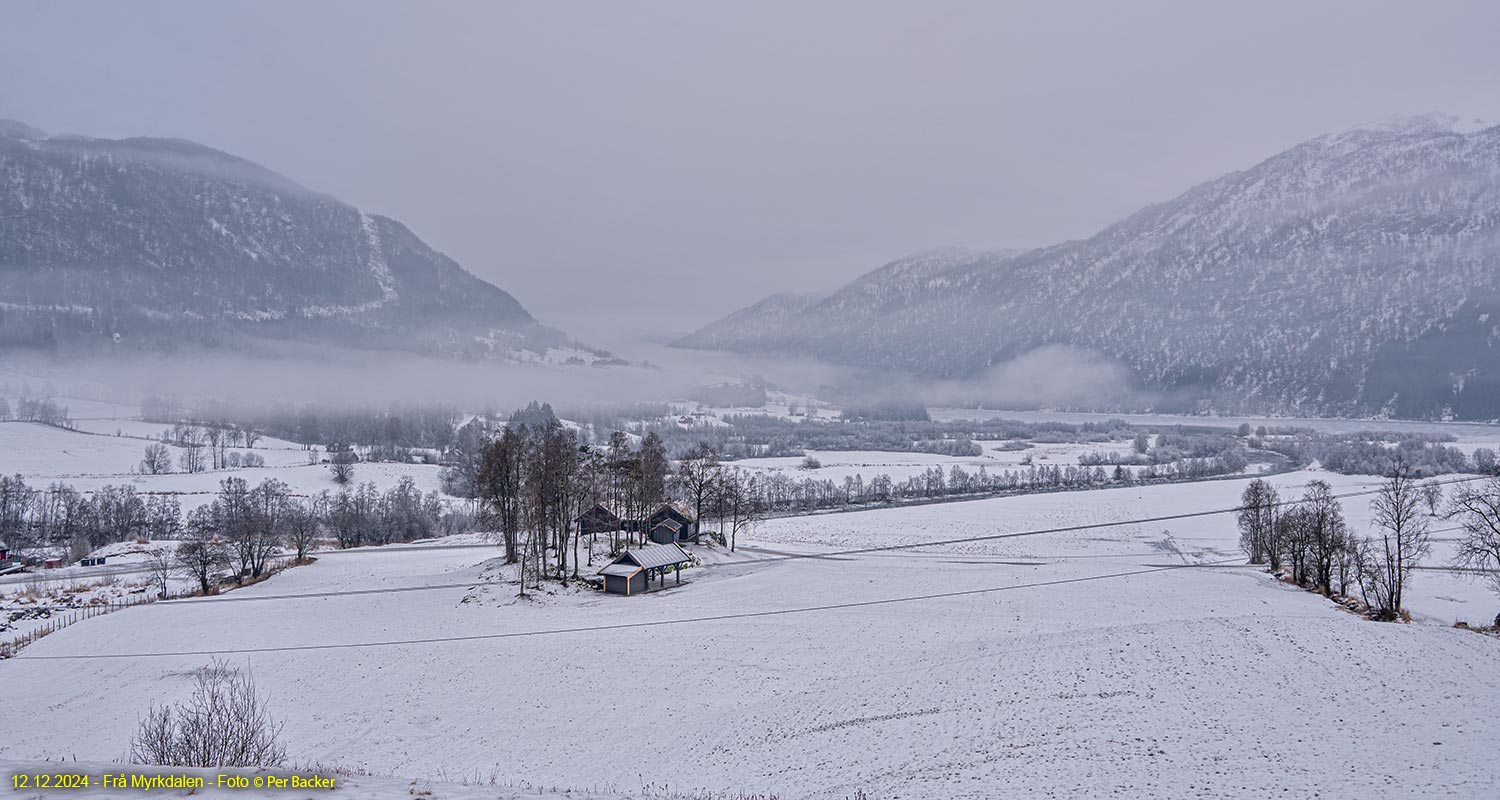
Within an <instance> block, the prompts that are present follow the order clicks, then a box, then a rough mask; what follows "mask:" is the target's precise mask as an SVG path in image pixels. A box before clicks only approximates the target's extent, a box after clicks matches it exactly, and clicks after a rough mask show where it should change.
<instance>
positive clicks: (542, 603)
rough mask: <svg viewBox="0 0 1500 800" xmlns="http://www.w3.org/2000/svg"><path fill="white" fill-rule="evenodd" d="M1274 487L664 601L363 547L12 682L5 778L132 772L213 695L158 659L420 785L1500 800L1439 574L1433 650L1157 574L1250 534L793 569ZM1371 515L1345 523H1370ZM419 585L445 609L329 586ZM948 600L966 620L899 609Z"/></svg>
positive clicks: (1488, 720)
mask: <svg viewBox="0 0 1500 800" xmlns="http://www.w3.org/2000/svg"><path fill="white" fill-rule="evenodd" d="M1314 475H1316V476H1317V477H1324V478H1327V479H1329V480H1331V481H1332V482H1334V485H1335V488H1336V489H1337V490H1338V491H1341V492H1347V491H1356V490H1358V489H1360V488H1362V487H1363V486H1364V485H1365V484H1368V483H1370V482H1371V481H1370V479H1353V478H1339V477H1338V476H1331V475H1327V474H1324V473H1290V474H1285V475H1278V476H1276V477H1275V480H1276V482H1277V483H1278V484H1280V485H1282V486H1283V487H1287V489H1284V492H1285V491H1287V490H1288V489H1290V487H1293V486H1296V485H1298V484H1300V483H1302V482H1303V481H1305V480H1306V479H1308V478H1309V477H1312V476H1314ZM1242 488H1243V482H1241V481H1223V482H1210V483H1202V484H1178V485H1167V486H1152V487H1138V488H1122V489H1111V490H1102V491H1095V492H1074V493H1064V494H1055V495H1028V496H1021V497H1012V498H1000V499H992V500H983V501H974V502H966V503H954V504H946V505H937V506H923V507H908V508H900V509H890V510H879V511H866V512H858V513H848V514H830V515H823V516H816V517H802V518H791V519H778V520H773V521H770V522H767V523H764V524H763V525H762V526H761V527H760V528H759V529H758V530H756V532H755V533H754V534H753V535H752V536H751V537H749V538H750V539H753V542H749V543H748V544H750V545H751V546H750V547H747V548H746V550H747V553H746V555H749V556H754V557H756V558H757V559H758V560H755V561H750V562H748V563H746V562H728V563H718V564H716V565H715V566H710V567H703V568H699V569H696V570H693V571H690V572H689V573H688V581H686V582H685V583H684V584H683V585H682V586H681V587H676V586H670V587H669V588H668V589H667V590H666V591H662V592H659V593H655V594H651V595H647V596H641V597H631V598H625V597H617V596H603V595H598V594H592V593H579V592H575V593H567V594H557V595H554V596H550V597H547V598H544V599H540V600H530V601H525V602H514V601H512V600H510V599H509V598H508V597H507V595H508V594H509V592H508V591H507V590H505V589H503V588H500V587H493V586H492V587H489V588H488V589H487V590H484V591H477V592H476V591H474V590H472V588H471V586H472V585H473V584H475V583H477V582H479V581H480V580H481V579H482V578H481V576H483V575H487V574H492V571H491V568H490V567H488V566H487V565H486V562H487V561H488V560H489V559H490V558H492V557H493V555H494V551H492V550H487V549H483V548H450V549H437V548H431V547H404V548H402V547H397V548H380V549H375V550H365V551H349V552H345V553H330V554H326V555H324V556H323V557H322V558H320V560H319V561H318V562H317V563H315V564H312V565H310V566H305V567H299V568H297V569H294V570H290V571H288V572H285V573H282V574H281V575H278V576H277V577H276V578H274V579H272V580H271V581H268V582H266V583H263V584H259V585H256V586H252V587H248V588H246V589H243V590H240V591H238V592H235V593H233V594H232V595H229V596H228V597H227V599H224V600H212V599H207V600H192V601H183V602H173V603H158V604H155V605H152V606H146V607H141V608H135V609H130V610H126V611H122V612H119V613H116V614H112V615H108V616H105V617H100V618H97V619H93V620H88V621H86V622H83V623H80V624H77V625H73V626H71V627H68V628H65V629H63V630H62V631H60V632H58V633H56V634H54V635H52V636H50V637H47V638H45V639H42V640H41V641H39V642H38V643H37V644H35V645H33V646H31V647H29V648H28V649H27V650H25V651H24V652H23V653H22V655H21V656H19V657H17V658H15V659H11V660H9V661H5V662H0V681H3V682H4V685H7V686H10V687H24V690H25V692H26V693H27V694H28V695H30V696H36V697H42V698H47V700H46V703H45V707H44V708H43V707H39V708H38V711H37V713H32V714H25V715H21V714H6V715H0V759H4V760H8V761H10V762H16V761H27V762H30V761H36V760H39V759H47V758H50V759H63V758H69V759H71V758H74V757H76V758H78V759H79V760H86V761H87V760H91V761H110V760H112V759H116V758H119V757H121V756H122V755H123V754H124V751H125V749H126V747H127V744H128V741H129V738H130V734H131V731H132V730H133V728H134V726H135V724H136V722H137V720H138V719H139V717H140V715H141V714H143V713H144V712H145V711H146V709H147V708H148V707H149V706H150V704H151V703H152V702H153V701H155V702H162V701H163V700H170V699H175V698H179V697H183V696H185V695H186V694H187V693H188V691H189V690H190V685H191V681H192V678H191V672H192V670H195V669H197V668H199V667H201V666H203V665H204V664H206V663H207V662H208V660H209V656H207V655H189V654H182V655H167V656H158V657H150V656H148V655H145V654H150V653H164V652H193V651H208V650H249V651H252V652H244V653H240V654H237V655H233V656H230V657H229V658H230V659H231V660H232V661H233V662H235V663H238V664H241V665H243V666H246V667H248V668H250V669H251V670H253V674H254V676H255V679H256V680H257V682H258V683H259V684H260V685H261V686H262V687H264V688H266V689H268V690H269V692H270V695H271V697H270V703H271V708H272V710H273V712H274V713H276V714H278V715H280V716H282V717H283V718H284V719H285V720H286V723H287V725H286V729H285V738H286V740H287V744H288V747H289V751H290V754H291V757H292V758H293V759H294V760H295V761H298V762H302V763H315V762H316V763H321V764H325V765H330V766H332V765H343V766H347V767H354V768H362V769H365V770H368V771H371V772H376V773H381V774H392V775H398V776H407V777H413V778H416V777H426V778H436V777H439V776H443V775H447V776H465V775H475V774H480V775H489V774H492V773H494V774H498V775H500V776H502V779H503V780H507V781H510V782H513V783H521V782H526V783H530V784H535V785H545V786H554V787H573V788H576V789H588V788H592V787H616V788H618V789H619V790H620V791H621V792H623V793H626V794H630V795H635V794H639V793H640V792H639V790H640V789H641V788H642V787H646V786H648V785H651V786H657V787H660V786H662V785H667V786H670V787H671V788H672V789H674V790H684V791H686V790H692V789H708V790H715V791H736V792H772V793H776V794H777V795H779V796H780V797H783V798H803V797H814V798H845V797H850V796H852V795H853V794H854V792H855V791H856V790H862V791H864V792H866V793H868V796H869V797H871V798H888V797H900V798H991V797H1070V798H1071V797H1173V798H1176V797H1214V798H1257V799H1258V798H1264V797H1272V796H1286V797H1313V796H1324V797H1393V798H1394V797H1400V798H1419V797H1460V798H1490V797H1494V796H1495V790H1496V787H1497V786H1500V765H1496V764H1495V762H1494V759H1493V758H1492V757H1491V755H1492V753H1491V750H1492V747H1491V743H1493V742H1494V741H1495V740H1496V738H1497V736H1500V669H1497V665H1500V640H1496V639H1494V638H1490V637H1486V636H1483V635H1479V634H1476V633H1472V632H1466V631H1460V630H1455V629H1453V628H1451V627H1448V626H1447V623H1449V622H1451V621H1452V619H1453V618H1455V617H1465V618H1469V619H1475V620H1478V619H1485V618H1488V617H1489V616H1493V611H1494V608H1495V605H1496V603H1497V600H1496V599H1495V598H1494V597H1493V596H1488V595H1486V594H1484V593H1483V592H1482V591H1475V592H1472V593H1470V594H1467V595H1460V594H1456V593H1458V592H1460V591H1461V590H1462V588H1463V586H1465V585H1466V584H1465V583H1464V581H1462V580H1461V579H1459V578H1456V577H1454V576H1452V575H1447V574H1444V573H1439V572H1423V573H1421V574H1419V575H1418V576H1417V578H1416V585H1415V587H1414V592H1415V596H1414V598H1413V600H1412V605H1413V607H1414V608H1415V610H1416V611H1417V612H1418V624H1413V625H1390V624H1377V623H1371V622H1366V621H1363V620H1360V619H1358V618H1356V617H1354V616H1351V615H1349V614H1347V613H1345V612H1343V611H1342V610H1340V609H1338V608H1337V607H1335V606H1334V605H1333V604H1331V603H1329V602H1328V601H1326V600H1324V599H1323V598H1321V597H1319V596H1316V595H1313V594H1309V593H1306V592H1303V591H1299V590H1296V589H1292V588H1289V587H1287V586H1284V585H1281V584H1277V583H1275V582H1274V581H1272V580H1271V579H1270V578H1269V577H1267V576H1265V575H1263V574H1260V573H1257V572H1255V571H1252V570H1249V569H1244V568H1229V569H1225V568H1211V567H1188V568H1182V569H1174V570H1167V571H1154V572H1142V570H1149V569H1153V567H1154V566H1155V565H1169V564H1192V563H1197V562H1200V561H1218V560H1222V559H1227V558H1234V557H1236V556H1237V553H1235V551H1234V532H1233V524H1234V523H1233V519H1232V517H1230V516H1228V515H1221V516H1212V517H1196V518H1192V519H1187V520H1172V521H1160V522H1156V523H1151V524H1141V525H1124V526H1113V527H1103V528H1093V529H1088V530H1083V531H1074V532H1066V533H1053V534H1045V535H1037V536H1027V537H1019V538H1009V539H998V540H993V541H990V542H983V543H968V544H964V545H957V546H949V547H944V548H934V547H924V548H918V549H917V550H916V551H894V552H884V553H866V554H857V555H833V556H829V557H826V558H805V559H794V560H785V559H779V558H778V554H782V553H788V552H803V553H829V552H831V551H834V550H837V549H847V548H854V547H869V546H878V545H885V544H894V543H906V542H919V541H926V540H932V539H939V538H954V537H963V536H976V535H986V534H998V533H1014V532H1022V531H1028V530H1034V529H1041V528H1052V527H1059V526H1065V525H1077V524H1085V523H1097V522H1109V521H1113V520H1119V519H1129V518H1140V517H1144V516H1156V515H1162V514H1170V513H1181V512H1192V511H1199V510H1211V509H1216V508H1225V507H1228V506H1232V505H1234V499H1235V498H1236V497H1237V495H1238V493H1239V491H1240V490H1241V489H1242ZM1364 500H1365V498H1351V499H1349V500H1346V501H1345V508H1346V510H1347V511H1348V513H1349V516H1350V518H1351V522H1353V523H1354V525H1355V526H1356V527H1357V528H1361V527H1362V526H1363V524H1364V522H1363V520H1365V519H1367V516H1368V513H1367V511H1366V510H1365V509H1364ZM709 560H710V561H715V562H722V561H724V560H723V559H720V558H713V559H709ZM1123 573H1135V574H1123ZM452 584H457V585H456V586H452V587H451V588H449V587H450V585H452ZM397 587H401V588H406V587H428V588H427V589H425V590H419V591H403V592H390V593H375V594H369V593H361V594H337V595H331V596H330V595H328V594H327V593H328V592H340V591H354V592H365V591H367V590H370V589H377V588H397ZM312 593H317V595H318V596H307V597H302V598H298V597H294V596H292V597H289V595H299V594H312ZM920 595H939V596H935V597H930V598H928V599H921V600H906V601H902V602H886V601H890V600H892V599H893V598H906V597H913V596H920ZM1448 596H1451V597H1452V598H1453V599H1445V597H1448ZM252 597H262V598H264V599H262V600H258V601H250V600H247V598H252ZM466 598H467V599H468V602H465V599H466ZM859 603H867V604H865V605H851V604H859ZM827 605H838V606H840V607H838V608H832V609H824V610H806V611H797V609H807V608H809V607H815V606H827ZM783 611H786V612H791V613H773V612H783ZM705 617H706V618H709V619H699V621H687V622H681V623H676V624H662V625H654V626H648V627H613V628H600V627H599V626H636V625H637V624H638V623H649V622H669V621H671V620H690V619H695V618H705ZM584 627H588V628H593V629H592V630H587V631H575V630H569V629H574V628H584ZM479 637H489V638H479ZM404 640H421V641H415V642H409V643H403V642H404ZM371 643H382V644H374V645H372V646H353V647H350V646H349V645H359V644H371ZM330 646H333V647H330ZM285 647H302V648H308V649H300V650H292V651H287V650H282V649H277V648H285ZM101 655H120V656H122V657H119V658H101V657H100V656H101ZM437 796H439V797H441V796H445V795H443V794H442V793H441V792H438V793H437ZM502 796H503V795H502Z"/></svg>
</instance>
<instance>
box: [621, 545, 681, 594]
mask: <svg viewBox="0 0 1500 800" xmlns="http://www.w3.org/2000/svg"><path fill="white" fill-rule="evenodd" d="M690 563H692V559H691V558H690V557H689V556H688V554H687V552H686V551H685V550H683V549H682V548H681V547H679V546H677V545H676V544H653V545H647V546H646V547H641V548H637V549H635V550H626V551H625V552H623V553H621V554H620V557H619V558H616V559H615V560H614V561H613V562H611V563H610V565H609V566H607V567H605V568H604V569H601V570H599V574H600V575H602V576H603V577H604V591H606V592H609V593H610V594H623V595H632V594H643V593H645V592H647V591H650V589H651V580H652V579H653V578H655V579H656V582H657V584H658V585H660V584H661V583H662V582H664V581H665V580H666V577H667V573H668V572H675V573H677V582H678V583H682V569H683V568H684V567H686V566H687V565H688V564H690Z"/></svg>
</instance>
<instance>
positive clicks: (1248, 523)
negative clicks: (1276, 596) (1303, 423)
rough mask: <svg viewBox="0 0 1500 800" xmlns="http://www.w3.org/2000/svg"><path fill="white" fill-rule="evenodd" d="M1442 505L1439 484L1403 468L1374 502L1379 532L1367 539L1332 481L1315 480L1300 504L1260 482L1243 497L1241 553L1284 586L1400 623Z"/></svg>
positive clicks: (1399, 465)
mask: <svg viewBox="0 0 1500 800" xmlns="http://www.w3.org/2000/svg"><path fill="white" fill-rule="evenodd" d="M1441 498H1442V487H1441V486H1440V485H1439V484H1437V483H1436V482H1431V481H1429V482H1428V483H1426V484H1422V483H1419V482H1418V478H1417V475H1416V472H1415V471H1414V470H1413V469H1412V468H1411V467H1410V466H1409V465H1407V464H1403V463H1400V462H1399V461H1398V462H1397V463H1396V465H1395V466H1394V467H1393V468H1392V470H1391V472H1390V473H1389V476H1388V478H1387V480H1386V482H1385V483H1384V484H1383V485H1382V486H1381V488H1380V490H1379V491H1378V492H1377V493H1376V495H1375V497H1374V499H1372V500H1371V501H1370V509H1371V512H1372V515H1373V519H1374V523H1375V530H1374V531H1373V532H1372V533H1371V534H1369V535H1360V534H1359V533H1357V532H1355V531H1354V530H1352V529H1351V528H1350V526H1349V524H1348V523H1347V522H1346V521H1345V518H1344V510H1343V506H1342V505H1341V504H1340V503H1339V500H1338V498H1337V497H1336V496H1335V495H1334V493H1333V490H1332V489H1331V488H1330V487H1329V485H1328V484H1327V483H1326V482H1324V481H1321V480H1314V481H1309V482H1308V484H1307V486H1306V488H1305V489H1304V490H1303V493H1302V495H1301V496H1300V497H1298V498H1296V499H1294V500H1283V499H1282V498H1281V496H1280V494H1279V493H1278V492H1277V491H1276V489H1275V487H1273V486H1271V485H1270V484H1269V483H1267V482H1266V481H1263V480H1258V479H1257V480H1254V481H1251V482H1250V485H1249V486H1247V487H1246V488H1245V492H1244V494H1243V496H1242V497H1241V498H1240V506H1241V508H1240V511H1239V519H1238V522H1239V528H1240V547H1241V549H1243V550H1244V551H1245V553H1246V555H1248V556H1249V557H1250V563H1252V564H1267V565H1268V566H1269V568H1270V570H1271V572H1273V573H1277V574H1279V575H1281V576H1282V578H1283V579H1284V580H1287V581H1289V582H1291V583H1294V584H1297V585H1299V586H1303V587H1306V588H1308V589H1310V590H1313V591H1317V592H1320V593H1322V594H1324V595H1326V596H1328V597H1331V598H1337V599H1340V600H1342V601H1343V602H1344V603H1345V604H1350V603H1351V602H1357V604H1358V606H1359V607H1360V610H1362V611H1365V612H1366V613H1368V615H1369V616H1370V617H1372V618H1374V619H1380V620H1394V619H1398V618H1400V617H1402V615H1403V614H1404V606H1403V602H1404V597H1405V593H1406V588H1407V586H1408V585H1409V583H1410V581H1411V575H1412V571H1413V570H1414V569H1415V568H1416V567H1417V566H1418V565H1419V564H1420V562H1421V560H1422V559H1423V558H1425V557H1426V556H1427V555H1428V554H1429V552H1430V537H1429V533H1428V532H1429V530H1430V522H1429V520H1430V518H1431V517H1432V516H1433V515H1434V514H1436V513H1437V511H1438V508H1439V503H1440V502H1441Z"/></svg>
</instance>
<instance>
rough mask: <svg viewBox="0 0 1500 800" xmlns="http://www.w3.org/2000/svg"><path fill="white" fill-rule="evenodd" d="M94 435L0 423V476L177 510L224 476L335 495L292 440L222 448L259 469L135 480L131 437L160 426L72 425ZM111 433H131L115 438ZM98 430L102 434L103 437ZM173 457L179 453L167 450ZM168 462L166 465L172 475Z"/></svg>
mask: <svg viewBox="0 0 1500 800" xmlns="http://www.w3.org/2000/svg"><path fill="white" fill-rule="evenodd" d="M84 425H89V426H91V427H94V428H97V429H99V431H101V432H100V433H90V432H87V431H84V430H77V431H71V430H63V429H61V428H55V427H51V426H48V425H42V424H39V423H32V422H0V474H3V475H20V476H21V477H22V478H24V479H25V480H26V483H27V484H28V485H30V486H32V487H35V488H45V487H46V486H47V485H49V484H51V483H54V482H57V483H64V484H67V485H69V486H72V487H73V488H75V489H78V490H79V491H95V490H98V489H100V488H102V487H104V486H109V485H114V486H133V487H135V490H136V491H138V492H149V493H165V494H175V495H179V501H180V502H181V504H182V507H183V510H184V511H186V510H188V509H191V508H194V507H196V506H198V505H201V504H203V503H207V502H209V501H211V500H212V499H213V495H214V493H215V492H217V491H218V488H219V482H220V481H222V480H223V479H224V478H226V477H229V476H231V475H234V476H238V477H241V478H244V479H245V480H247V481H249V482H250V483H251V484H252V485H253V484H256V483H259V482H260V481H262V480H265V479H266V478H275V479H276V480H279V481H282V482H283V483H286V484H287V485H288V487H289V488H290V489H291V491H292V492H293V493H294V494H300V495H310V494H316V493H318V492H321V491H324V490H335V489H337V488H338V487H337V485H336V484H335V483H334V482H333V476H332V474H331V473H329V471H328V468H327V466H326V465H321V464H309V463H308V452H307V451H306V450H303V449H302V448H301V447H300V446H298V445H296V444H295V443H292V442H285V441H282V440H278V439H263V440H261V441H259V442H257V443H256V446H255V447H254V448H243V447H237V448H230V449H231V450H233V451H236V452H242V453H255V454H258V455H260V456H261V457H262V458H264V459H265V462H266V465H265V466H264V467H248V468H235V469H219V470H210V471H207V472H196V473H182V472H172V473H168V474H164V475H143V474H140V472H139V467H140V462H141V457H142V455H143V453H144V451H145V448H146V446H147V445H148V444H151V443H152V442H151V441H148V440H146V439H143V438H134V437H135V436H136V435H137V434H138V433H144V432H145V431H146V430H147V428H145V427H143V426H149V428H150V429H152V430H155V431H156V432H157V433H159V432H160V431H161V430H163V429H165V428H166V427H167V426H164V425H156V424H151V423H142V422H140V421H138V420H131V419H129V418H128V417H120V418H109V419H96V420H93V421H91V422H89V423H80V427H83V426H84ZM115 428H121V429H122V430H125V429H127V428H128V429H129V430H131V431H132V432H130V433H126V435H123V436H116V435H114V433H113V430H114V429H115ZM104 431H109V432H108V433H105V432H104ZM171 450H172V454H173V458H174V459H176V458H177V457H178V455H179V453H180V451H181V448H178V447H175V446H174V447H171ZM175 468H176V464H175V462H174V469H175ZM438 471H439V468H438V467H437V466H436V465H431V464H394V463H368V464H358V465H356V466H355V468H354V480H355V481H356V482H358V483H364V482H366V481H370V482H373V483H374V484H375V486H376V488H377V489H379V490H381V491H384V490H386V489H389V488H390V487H392V486H394V485H396V483H397V482H398V481H400V479H401V478H402V477H403V476H410V477H411V478H412V479H413V480H414V481H415V482H416V485H417V487H418V488H419V489H421V490H422V491H423V492H424V493H425V492H429V491H433V490H436V489H438V486H439V481H438Z"/></svg>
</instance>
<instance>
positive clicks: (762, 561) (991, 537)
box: [151, 476, 1489, 607]
mask: <svg viewBox="0 0 1500 800" xmlns="http://www.w3.org/2000/svg"><path fill="white" fill-rule="evenodd" d="M1487 477H1489V476H1482V477H1471V478H1459V479H1454V480H1449V481H1442V482H1441V483H1443V484H1448V483H1462V482H1465V481H1475V480H1483V479H1485V478H1487ZM1379 492H1380V490H1379V489H1369V490H1364V491H1358V492H1346V493H1344V494H1336V495H1333V496H1334V497H1335V498H1339V499H1343V498H1349V497H1363V496H1367V495H1372V494H1377V493H1379ZM1298 502H1299V501H1297V500H1282V501H1280V502H1278V503H1276V505H1277V506H1285V505H1296V504H1297V503H1298ZM1243 508H1244V507H1243V506H1236V507H1234V508H1219V509H1213V510H1209V511H1189V512H1184V513H1181V514H1165V515H1161V516H1156V517H1143V518H1140V519H1128V520H1114V521H1110V522H1090V523H1084V524H1080V525H1065V526H1061V527H1056V528H1040V529H1037V530H1029V531H1013V532H1010V533H992V534H985V535H981V536H965V537H959V538H954V539H939V540H935V541H922V542H908V543H904V544H888V545H877V546H872V547H860V548H854V549H849V550H836V551H833V552H828V553H792V554H788V555H782V556H771V557H769V558H759V559H756V560H754V561H745V562H729V563H720V564H705V565H703V566H702V567H700V569H713V568H718V569H725V568H736V567H737V568H742V569H743V568H759V567H762V566H765V565H769V564H774V563H779V562H785V561H801V560H805V559H829V558H838V557H841V556H855V555H867V554H870V553H884V552H891V551H898V550H915V549H917V548H921V547H941V546H945V545H952V544H964V543H967V542H987V541H996V540H1000V539H1017V538H1021V537H1026V536H1044V535H1047V534H1053V533H1073V532H1077V531H1086V530H1097V529H1099V528H1114V527H1120V526H1125V525H1146V524H1152V523H1157V522H1171V521H1175V520H1182V519H1195V518H1198V517H1208V516H1215V515H1218V514H1234V513H1238V512H1240V511H1241V510H1243ZM1439 532H1443V531H1439ZM497 583H499V582H497V581H469V582H467V583H435V584H429V585H426V586H397V587H389V588H379V589H346V590H341V591H329V592H305V593H300V594H272V595H250V596H244V595H233V594H231V595H221V596H217V597H195V598H183V599H180V600H161V601H158V602H155V603H152V604H151V606H153V607H155V606H163V605H186V604H190V603H236V602H238V603H246V602H257V601H263V600H296V599H301V598H317V597H349V596H356V595H369V594H387V593H394V592H426V591H437V590H442V589H469V588H477V587H481V586H489V585H495V584H497Z"/></svg>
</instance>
